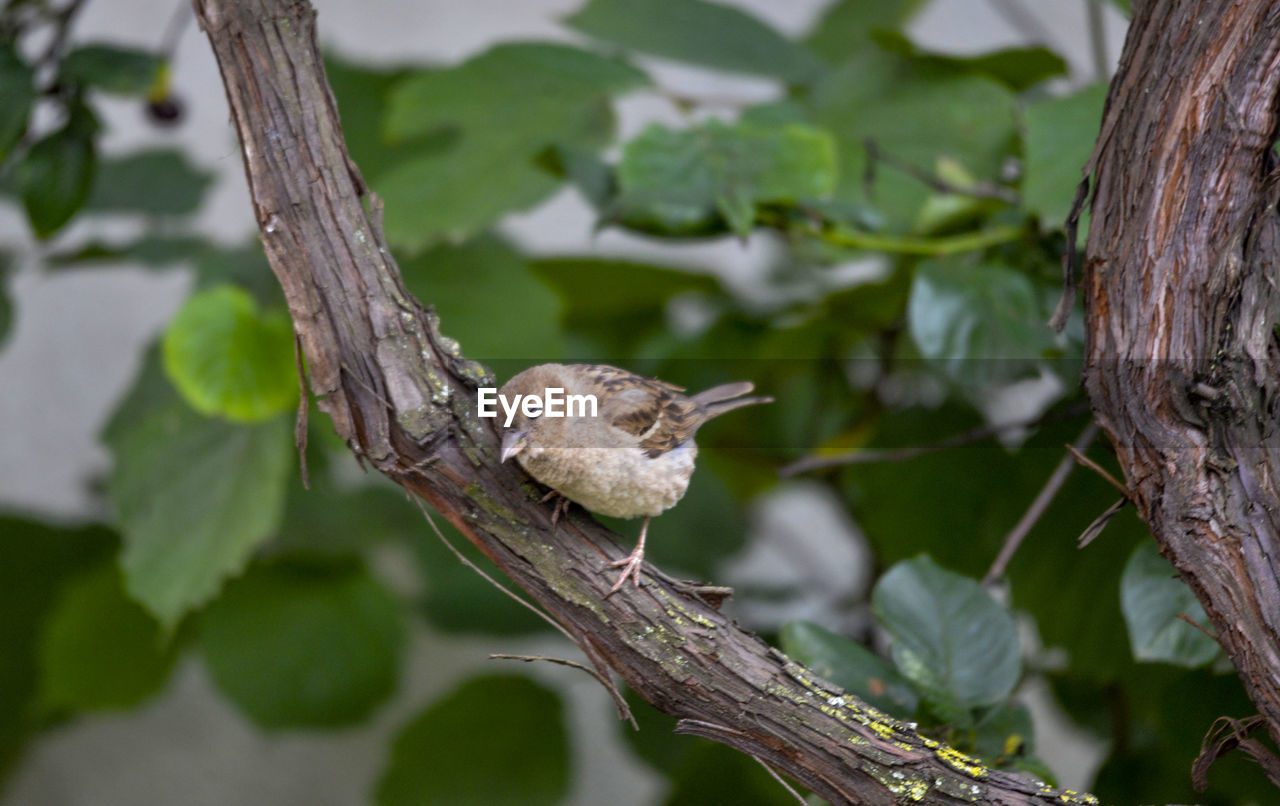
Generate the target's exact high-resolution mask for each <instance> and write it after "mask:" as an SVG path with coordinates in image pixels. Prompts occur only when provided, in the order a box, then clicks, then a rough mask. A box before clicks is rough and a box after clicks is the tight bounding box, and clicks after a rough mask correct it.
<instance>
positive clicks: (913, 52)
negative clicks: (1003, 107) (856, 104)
mask: <svg viewBox="0 0 1280 806" xmlns="http://www.w3.org/2000/svg"><path fill="white" fill-rule="evenodd" d="M874 39H875V41H876V43H877V44H879V45H880V46H881V47H882V48H884V49H885V50H887V51H889V52H891V53H899V54H902V55H903V56H909V57H911V58H913V59H914V60H916V63H917V64H920V65H927V66H928V67H930V68H932V69H935V70H938V71H940V72H948V73H973V74H975V75H982V76H987V77H988V78H992V79H995V80H996V81H999V82H1000V83H1001V84H1004V85H1006V86H1008V87H1009V88H1010V89H1012V90H1014V91H1015V92H1021V91H1023V90H1025V89H1027V88H1029V87H1032V86H1035V85H1036V84H1039V83H1040V82H1041V81H1046V80H1048V79H1050V78H1059V77H1062V76H1065V75H1067V62H1066V60H1065V59H1063V58H1062V57H1061V56H1059V55H1058V54H1056V53H1054V52H1053V51H1051V50H1049V49H1048V48H1045V47H1026V48H1006V49H1004V50H994V51H991V52H989V53H981V54H978V55H977V56H952V55H950V54H944V53H933V52H931V51H927V50H923V49H921V48H919V47H917V46H916V45H915V44H914V43H913V42H912V41H911V40H909V39H907V38H906V37H905V36H903V35H902V34H900V33H897V32H894V31H878V32H876V34H875V36H874Z"/></svg>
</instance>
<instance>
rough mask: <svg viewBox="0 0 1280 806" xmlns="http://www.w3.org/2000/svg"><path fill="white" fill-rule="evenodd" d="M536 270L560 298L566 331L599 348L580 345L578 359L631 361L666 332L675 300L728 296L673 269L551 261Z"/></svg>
mask: <svg viewBox="0 0 1280 806" xmlns="http://www.w3.org/2000/svg"><path fill="white" fill-rule="evenodd" d="M530 266H531V267H532V269H533V271H534V273H535V274H537V275H538V276H539V277H541V278H542V279H543V280H545V281H546V282H547V283H548V284H549V285H550V286H551V287H552V288H553V289H555V291H556V293H557V294H558V295H559V296H560V299H561V303H562V309H561V310H562V311H563V313H562V315H561V317H562V318H561V323H560V324H561V326H562V327H563V328H564V329H565V331H567V332H568V333H569V334H570V335H571V336H575V337H578V338H579V339H582V338H586V339H590V340H591V342H593V343H594V344H596V345H598V347H597V349H596V351H595V352H592V351H590V350H585V349H584V347H583V345H582V344H581V343H579V344H578V345H577V347H578V349H577V352H575V357H576V358H590V357H597V358H600V359H601V360H606V359H608V360H615V361H616V360H618V357H619V356H627V355H630V354H631V353H632V352H633V351H634V349H635V348H636V347H637V346H638V345H639V344H641V343H643V342H645V341H646V340H647V339H651V338H655V337H660V336H661V334H664V333H665V332H666V330H667V328H666V307H667V304H668V303H669V302H670V301H671V299H672V298H674V297H676V296H677V295H682V294H688V295H698V296H704V297H705V296H709V295H717V294H721V293H723V290H722V289H721V287H720V283H719V282H718V281H717V280H716V279H715V278H714V277H712V276H710V275H707V274H697V273H694V272H692V271H687V270H684V269H680V268H677V267H671V266H651V265H647V264H643V263H633V262H627V261H621V260H597V259H593V258H546V259H542V260H535V261H533V262H532V263H531V264H530ZM584 352H587V353H592V354H590V355H584V354H583V353H584Z"/></svg>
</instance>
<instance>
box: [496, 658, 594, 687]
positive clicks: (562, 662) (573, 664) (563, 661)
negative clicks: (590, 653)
mask: <svg viewBox="0 0 1280 806" xmlns="http://www.w3.org/2000/svg"><path fill="white" fill-rule="evenodd" d="M489 660H522V661H525V662H526V663H533V662H535V661H540V660H544V661H546V662H547V663H554V664H556V665H558V666H568V667H569V668H570V669H577V670H579V671H583V672H586V673H587V674H589V675H591V676H592V677H594V678H595V679H597V680H599V679H600V673H599V672H597V671H596V670H595V669H592V668H591V667H590V666H587V665H585V664H582V663H578V662H577V661H576V660H569V659H568V658H553V657H551V656H550V655H508V654H507V653H505V652H490V653H489Z"/></svg>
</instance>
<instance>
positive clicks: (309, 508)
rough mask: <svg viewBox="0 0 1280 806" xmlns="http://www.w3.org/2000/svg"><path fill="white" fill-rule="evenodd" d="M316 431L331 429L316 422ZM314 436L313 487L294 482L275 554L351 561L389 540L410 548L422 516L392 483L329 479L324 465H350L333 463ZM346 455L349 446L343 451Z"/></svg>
mask: <svg viewBox="0 0 1280 806" xmlns="http://www.w3.org/2000/svg"><path fill="white" fill-rule="evenodd" d="M312 423H313V426H312V428H313V430H318V429H319V428H327V427H328V424H327V423H324V424H323V425H321V424H317V423H316V421H315V420H314V419H313V420H312ZM318 437H319V434H317V433H314V432H313V434H312V436H311V439H312V441H311V443H310V446H309V448H308V451H307V459H308V462H307V463H308V465H309V467H310V469H311V486H310V487H309V488H307V487H303V486H302V480H301V479H300V478H297V477H294V478H293V479H292V480H291V481H290V483H289V492H288V496H287V498H286V500H285V514H284V522H283V523H281V524H280V529H279V530H278V531H277V532H276V536H275V539H274V540H273V541H272V543H271V550H272V551H273V552H285V553H288V554H291V555H294V556H300V557H304V556H305V557H311V556H318V557H327V558H335V557H349V556H353V555H359V554H361V553H363V552H364V551H366V550H367V549H369V548H371V547H373V546H376V545H378V544H380V543H382V542H384V541H387V540H396V541H401V542H405V543H409V542H411V541H412V540H414V539H415V538H416V536H417V535H418V534H420V533H421V532H423V531H424V526H423V522H422V513H421V512H419V511H418V508H417V507H415V506H414V505H413V504H411V503H410V502H409V501H406V500H405V497H404V493H403V492H402V491H401V490H400V488H398V487H394V486H393V485H391V484H386V485H383V484H380V483H379V484H377V486H369V487H358V488H356V489H349V488H348V487H347V485H344V484H341V483H338V482H336V481H335V480H334V479H332V478H330V476H332V475H333V473H332V472H326V471H325V467H324V465H325V463H326V462H351V463H352V464H354V462H355V460H354V459H353V458H352V457H351V456H350V454H346V455H343V456H335V457H333V458H332V459H330V458H329V456H328V455H327V451H326V450H324V449H323V448H321V449H319V450H317V447H319V440H318V439H317V438H318ZM343 450H344V451H345V446H344V448H343Z"/></svg>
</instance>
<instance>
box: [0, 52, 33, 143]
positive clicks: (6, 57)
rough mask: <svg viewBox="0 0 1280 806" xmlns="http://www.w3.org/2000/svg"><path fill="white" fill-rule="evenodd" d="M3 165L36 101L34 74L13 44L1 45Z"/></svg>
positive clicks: (0, 92) (0, 117) (0, 95)
mask: <svg viewBox="0 0 1280 806" xmlns="http://www.w3.org/2000/svg"><path fill="white" fill-rule="evenodd" d="M0 98H3V99H4V103H3V104H0V163H3V162H4V160H5V158H6V157H8V156H9V151H10V149H12V148H13V147H14V145H16V144H17V142H18V141H19V140H20V139H22V135H23V134H24V133H25V132H26V130H27V119H28V118H29V117H30V116H31V107H32V105H33V104H34V103H35V101H36V90H35V74H34V73H33V72H32V70H31V68H30V67H28V66H27V64H26V63H25V62H24V61H22V57H21V56H19V55H18V53H17V52H16V51H15V50H14V48H13V43H11V42H0Z"/></svg>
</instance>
